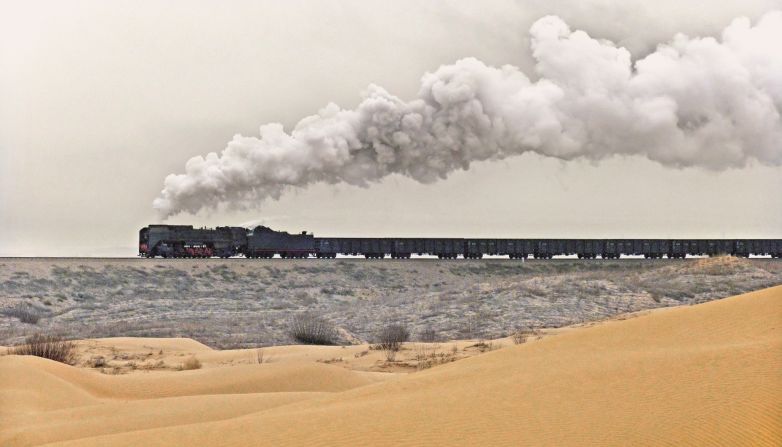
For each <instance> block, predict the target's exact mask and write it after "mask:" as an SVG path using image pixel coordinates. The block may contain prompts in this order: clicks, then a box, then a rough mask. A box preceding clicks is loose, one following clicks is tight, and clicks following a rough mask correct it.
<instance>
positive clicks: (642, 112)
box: [153, 11, 782, 217]
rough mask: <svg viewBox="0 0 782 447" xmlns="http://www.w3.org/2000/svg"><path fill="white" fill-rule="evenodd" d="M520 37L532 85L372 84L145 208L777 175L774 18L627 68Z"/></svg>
mask: <svg viewBox="0 0 782 447" xmlns="http://www.w3.org/2000/svg"><path fill="white" fill-rule="evenodd" d="M530 35H531V43H532V52H533V56H534V58H535V61H536V64H535V71H536V75H537V79H536V80H533V79H530V77H528V76H527V75H526V74H525V73H523V72H522V71H520V70H519V69H518V68H516V67H513V66H503V67H500V68H496V67H490V66H487V65H485V64H484V63H482V62H480V61H478V60H476V59H473V58H467V59H462V60H460V61H458V62H456V63H454V64H452V65H445V66H442V67H440V68H439V69H437V70H436V71H435V72H434V73H427V74H425V75H424V76H423V78H422V79H421V88H420V90H419V93H418V97H417V98H416V99H414V100H412V101H403V100H402V99H400V98H398V97H396V96H394V95H392V94H390V93H388V92H387V91H385V90H384V89H383V88H381V87H378V86H375V85H371V86H370V87H369V88H368V89H367V90H366V92H364V99H363V100H362V102H361V103H360V104H359V105H358V107H356V108H355V109H352V110H346V109H341V108H339V107H338V106H337V105H335V104H329V105H327V106H326V107H325V108H323V109H322V110H320V111H319V112H318V113H317V114H316V115H313V116H309V117H307V118H304V119H303V120H301V121H300V122H299V123H298V124H297V125H296V127H295V128H294V129H293V130H292V131H291V132H290V133H286V132H285V131H284V130H283V127H282V125H280V124H267V125H263V126H261V128H260V136H258V137H245V136H240V135H237V136H235V137H234V138H233V140H232V141H230V142H229V143H228V145H227V147H226V148H225V149H224V150H223V151H222V153H221V154H219V155H218V154H216V153H210V154H208V155H207V156H206V157H201V156H199V157H194V158H192V159H190V160H189V161H188V162H187V164H186V165H185V173H184V174H171V175H169V176H168V177H166V179H165V183H164V188H163V191H162V192H161V195H160V197H158V198H157V199H156V200H155V201H154V204H153V206H154V207H155V208H156V209H157V210H159V211H160V213H161V214H162V215H163V217H168V216H170V215H173V214H177V213H179V212H183V211H187V212H197V211H199V210H201V209H202V208H213V207H215V206H217V205H218V204H221V203H226V204H229V205H231V206H239V207H242V206H246V205H248V204H252V203H258V202H261V201H263V200H265V199H267V198H272V199H277V198H279V197H280V195H281V194H282V193H283V192H284V191H285V190H286V189H287V188H291V187H307V186H308V185H311V184H313V183H316V182H327V183H348V184H352V185H361V186H364V185H367V184H369V183H372V182H376V181H379V180H380V179H382V178H384V177H385V176H387V175H389V174H393V173H397V174H402V175H405V176H408V177H410V178H413V179H415V180H417V181H419V182H422V183H429V182H434V181H436V180H438V179H444V178H446V177H447V176H448V175H449V174H450V173H451V172H453V171H455V170H459V169H467V168H468V167H469V165H470V163H472V162H474V161H480V160H487V159H502V158H505V157H510V156H514V155H519V154H522V153H524V152H528V151H531V152H535V153H538V154H542V155H545V156H551V157H557V158H560V159H565V160H569V159H573V158H578V157H584V158H589V159H595V160H599V159H601V158H604V157H609V156H612V155H640V156H644V157H647V158H649V159H650V160H654V161H657V162H659V163H661V164H663V165H666V166H672V167H684V166H700V167H704V168H708V169H716V170H721V169H726V168H731V167H742V166H744V165H746V164H747V163H749V162H751V161H757V162H760V163H763V164H768V165H779V164H781V163H782V120H781V119H780V114H782V46H780V45H779V42H782V12H780V11H776V12H771V13H768V14H766V15H765V16H764V17H763V18H762V19H761V20H760V21H759V22H758V23H757V24H755V25H754V26H752V25H751V23H750V21H749V20H748V19H746V18H739V19H736V20H734V21H733V23H731V24H730V25H729V26H728V27H727V28H725V30H724V31H723V33H722V36H721V38H720V39H714V38H690V37H687V36H684V35H677V36H675V37H674V38H673V39H672V40H671V41H670V42H669V43H666V44H661V45H659V46H658V48H657V49H656V51H654V52H653V53H651V54H649V55H647V56H646V57H644V58H642V59H640V60H637V61H635V62H633V60H632V57H631V55H630V53H629V52H628V51H627V50H626V49H624V48H621V47H617V46H615V45H614V44H613V43H611V42H609V41H605V40H598V39H595V38H592V37H590V36H589V35H588V34H587V33H585V32H583V31H571V30H570V28H569V27H568V26H567V24H565V23H564V22H563V21H562V20H561V19H559V18H558V17H554V16H548V17H544V18H541V19H540V20H538V21H537V22H535V23H534V24H533V25H532V27H531V29H530Z"/></svg>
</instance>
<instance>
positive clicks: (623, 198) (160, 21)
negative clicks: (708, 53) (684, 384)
mask: <svg viewBox="0 0 782 447" xmlns="http://www.w3.org/2000/svg"><path fill="white" fill-rule="evenodd" d="M780 8H782V1H738V0H737V1H722V2H719V6H717V5H715V3H714V2H705V1H704V2H682V1H667V0H666V1H658V2H654V5H653V6H652V5H651V3H650V2H643V1H619V0H615V1H608V0H602V1H598V0H593V1H569V2H566V1H555V2H543V1H530V2H510V1H496V2H450V3H447V4H446V3H435V2H414V1H402V2H399V1H395V2H373V1H369V2H367V1H353V2H339V3H337V2H318V1H309V2H304V1H299V2H295V1H286V2H282V1H279V2H231V3H230V4H225V3H222V2H134V3H132V4H131V3H120V2H98V1H96V2H68V3H67V4H66V3H65V2H55V1H52V2H36V1H32V2H21V1H19V2H9V1H0V255H25V256H33V255H56V256H67V255H123V254H127V255H132V254H134V253H135V245H136V238H137V230H138V228H139V227H141V226H143V225H145V224H148V223H151V222H154V220H155V219H156V215H155V213H154V212H153V210H152V208H151V201H152V199H154V198H155V197H156V196H157V194H158V193H159V191H160V189H161V188H162V182H163V179H164V177H165V176H166V175H167V174H169V173H172V172H177V173H178V172H181V171H182V170H183V166H184V162H185V161H186V160H187V159H189V158H190V157H192V156H194V155H199V154H201V155H204V154H206V153H208V152H212V151H218V152H219V151H220V150H221V149H222V148H223V147H224V146H225V144H226V142H227V141H229V140H230V139H231V137H232V136H233V135H234V134H236V133H242V134H245V135H255V134H257V129H258V126H259V125H261V124H264V123H268V122H281V123H283V124H284V125H285V126H286V128H288V127H289V126H292V125H293V124H295V123H296V122H297V121H298V120H299V119H301V118H302V117H304V116H307V115H310V114H312V113H314V112H316V111H317V110H318V109H320V108H321V107H323V106H324V105H325V104H327V103H328V102H336V103H337V104H340V105H342V106H344V107H352V106H354V105H356V104H357V103H358V101H359V100H360V92H361V91H362V90H363V89H365V88H366V86H367V85H368V84H370V83H376V84H379V85H382V86H384V87H385V88H386V89H388V90H389V91H390V92H392V93H394V94H396V95H398V96H400V97H403V98H410V97H412V96H414V95H415V93H416V91H417V89H418V87H419V79H420V77H421V75H422V74H423V73H424V72H426V71H433V70H435V69H436V68H437V67H438V66H440V65H442V64H448V63H452V62H454V61H455V60H457V59H459V58H462V57H466V56H474V57H476V58H478V59H480V60H482V61H484V62H486V63H487V64H491V65H497V66H499V65H503V64H513V65H517V66H519V67H521V68H523V69H529V68H530V67H531V57H530V51H529V48H528V42H527V35H528V34H527V33H528V29H529V26H530V24H531V23H532V22H533V21H535V20H536V19H538V18H540V17H541V16H543V15H546V14H557V15H559V16H561V17H562V18H563V19H564V20H566V21H567V22H568V23H569V24H570V26H571V27H572V28H581V29H584V30H586V31H588V32H589V33H590V34H591V35H593V36H596V37H602V38H608V39H612V40H614V41H616V42H618V43H620V44H623V45H626V46H627V47H628V49H630V50H631V51H632V52H633V54H634V56H642V55H643V54H645V53H646V52H649V51H651V50H653V49H654V47H655V45H656V43H657V42H663V41H666V40H668V39H670V38H671V37H672V35H673V34H675V33H676V32H684V33H688V34H692V35H708V34H715V33H718V32H719V31H720V30H721V29H722V28H724V27H725V26H726V25H727V24H728V23H730V21H731V20H732V19H733V18H734V17H736V16H739V15H747V16H749V17H750V18H757V17H759V16H760V15H761V14H762V13H763V12H765V11H768V10H770V9H780ZM780 193H782V168H779V167H763V166H751V167H749V168H745V169H732V170H727V171H723V172H711V171H704V170H701V169H696V168H688V169H683V170H679V169H670V168H664V167H661V166H660V165H658V164H656V163H653V162H650V161H646V160H643V159H636V158H614V159H610V160H606V161H604V162H601V163H599V164H594V163H590V162H586V161H578V160H577V161H572V162H560V161H556V160H551V159H545V158H543V157H540V156H535V155H529V154H528V155H524V156H521V157H517V158H512V159H507V160H505V161H501V162H482V163H478V164H475V165H474V166H473V168H472V169H471V170H470V171H468V172H458V173H456V174H455V175H453V176H452V177H451V178H450V179H448V180H446V181H441V182H438V183H435V184H432V185H421V184H417V183H415V182H413V181H411V180H409V179H405V178H401V177H390V178H388V179H386V180H385V181H384V182H382V183H381V184H378V185H374V186H372V187H370V188H368V189H361V188H356V187H349V186H326V185H317V186H315V187H313V188H310V189H308V190H302V191H295V192H293V193H290V194H288V195H285V196H283V198H282V200H280V201H279V202H267V203H264V204H263V205H262V207H261V208H260V209H257V210H249V211H243V212H230V213H217V214H211V215H199V216H187V215H180V216H177V217H175V218H173V219H171V221H172V222H175V223H195V224H203V225H209V226H213V225H218V224H219V225H222V224H240V223H246V222H254V221H263V222H265V223H267V224H269V225H271V226H273V227H277V228H281V229H288V230H299V229H308V230H312V231H315V232H316V234H323V235H326V234H330V235H348V234H356V235H377V234H388V235H454V236H457V235H465V236H467V235H476V236H494V235H496V236H508V237H511V236H517V237H524V236H543V235H551V236H554V237H556V236H584V237H589V236H592V237H600V236H609V235H611V236H613V235H616V236H628V237H630V236H650V237H654V236H660V237H666V236H674V235H676V236H686V237H690V236H692V237H720V236H725V237H731V236H735V237H782V204H781V203H782V202H780V200H779V197H780Z"/></svg>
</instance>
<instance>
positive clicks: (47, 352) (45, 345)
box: [10, 334, 76, 365]
mask: <svg viewBox="0 0 782 447" xmlns="http://www.w3.org/2000/svg"><path fill="white" fill-rule="evenodd" d="M10 353H11V354H14V355H34V356H36V357H43V358H45V359H49V360H54V361H55V362H60V363H65V364H66V365H73V364H74V363H75V362H76V344H75V343H74V342H72V341H70V340H64V339H63V338H62V337H59V336H56V335H43V334H35V335H31V336H30V337H27V338H26V339H25V341H24V343H22V344H21V345H18V346H15V347H13V348H12V349H11V350H10Z"/></svg>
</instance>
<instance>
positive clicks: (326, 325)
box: [288, 313, 337, 345]
mask: <svg viewBox="0 0 782 447" xmlns="http://www.w3.org/2000/svg"><path fill="white" fill-rule="evenodd" d="M288 333H289V334H290V336H291V338H293V339H294V340H296V341H297V342H299V343H303V344H305V345H336V344H337V330H336V328H335V327H334V325H333V324H331V322H329V321H328V320H326V319H325V318H323V317H321V316H319V315H315V314H312V313H303V314H298V315H294V316H293V318H291V322H290V327H289V330H288Z"/></svg>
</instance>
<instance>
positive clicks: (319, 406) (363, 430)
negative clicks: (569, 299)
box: [0, 286, 782, 446]
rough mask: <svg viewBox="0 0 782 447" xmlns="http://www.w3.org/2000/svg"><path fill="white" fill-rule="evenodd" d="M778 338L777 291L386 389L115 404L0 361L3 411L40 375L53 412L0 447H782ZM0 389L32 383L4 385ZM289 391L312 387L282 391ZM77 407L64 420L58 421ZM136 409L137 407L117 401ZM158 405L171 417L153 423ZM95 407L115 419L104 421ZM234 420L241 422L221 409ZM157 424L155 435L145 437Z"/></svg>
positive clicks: (207, 376)
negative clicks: (68, 426)
mask: <svg viewBox="0 0 782 447" xmlns="http://www.w3.org/2000/svg"><path fill="white" fill-rule="evenodd" d="M781 331H782V286H779V287H774V288H770V289H766V290H762V291H758V292H752V293H748V294H744V295H739V296H736V297H732V298H727V299H724V300H719V301H714V302H710V303H705V304H699V305H696V306H690V307H678V308H669V309H663V310H659V311H655V312H650V313H648V314H645V315H641V316H637V317H634V318H629V319H625V320H621V321H619V320H614V321H608V322H604V323H602V324H597V325H594V326H591V327H584V328H577V329H573V330H569V331H563V332H562V333H560V334H558V335H556V336H551V337H547V338H544V339H542V340H539V341H536V342H534V343H528V344H524V345H519V346H511V347H508V348H504V349H500V350H497V351H493V352H489V353H486V354H483V355H479V356H475V357H470V358H467V359H464V360H460V361H458V362H454V363H450V364H447V365H443V366H438V367H436V368H433V369H429V370H425V371H422V372H418V373H415V374H409V375H402V376H397V377H398V378H394V379H393V380H386V381H382V382H378V381H377V380H373V379H371V378H368V377H365V376H361V375H360V374H358V373H357V372H355V371H349V370H346V369H344V368H343V369H341V370H340V368H339V367H336V366H334V365H320V364H318V365H314V366H315V368H311V369H306V364H305V363H303V362H296V363H291V364H289V365H286V364H280V365H274V364H269V365H265V364H264V365H256V368H254V370H255V371H260V370H264V371H265V373H263V374H268V375H263V374H261V375H258V376H253V377H255V379H256V380H258V381H259V383H252V384H249V383H248V381H245V379H242V377H244V376H243V374H250V373H249V372H247V371H249V370H250V367H249V366H233V367H225V368H214V369H207V370H203V371H184V372H177V373H171V372H168V373H163V372H160V373H149V374H144V375H143V376H140V378H134V377H133V376H129V377H126V378H121V377H106V378H105V379H126V381H125V382H124V383H128V384H133V383H135V382H134V381H136V380H142V379H144V380H146V381H148V382H149V385H150V386H151V387H153V388H151V389H155V390H157V391H156V392H151V391H142V390H144V389H147V388H144V387H138V388H133V387H129V388H128V390H131V391H122V392H120V391H116V390H113V389H112V388H111V387H109V385H114V384H117V383H120V382H114V381H108V380H107V381H105V382H103V381H102V380H96V379H97V378H98V377H101V376H100V375H98V374H95V373H91V372H85V371H80V370H78V369H76V368H71V367H67V366H64V365H56V366H53V365H51V364H48V363H50V362H46V361H43V360H41V361H35V360H40V359H27V358H12V357H4V358H0V375H2V378H3V379H4V380H3V382H2V384H3V385H2V386H1V388H0V392H1V393H2V394H0V396H2V397H3V399H4V400H5V399H8V400H9V401H10V400H17V399H19V398H20V395H19V394H18V393H19V392H20V389H22V388H23V387H24V386H29V385H30V382H31V381H34V380H38V379H37V378H40V375H41V374H44V373H46V374H50V375H51V377H50V379H48V380H49V381H48V382H46V384H45V388H46V389H47V390H48V389H51V391H50V392H51V394H52V395H56V396H57V399H54V398H52V400H53V401H56V402H55V403H56V405H50V406H46V405H37V406H36V405H31V406H28V407H25V408H21V407H19V408H21V409H18V410H16V409H15V410H9V408H8V406H7V405H6V404H4V405H3V408H2V409H0V414H6V415H11V416H12V417H11V418H10V419H9V420H10V421H11V423H14V421H17V422H16V423H19V422H18V421H20V420H24V415H25V414H32V415H34V417H31V419H30V420H28V421H27V425H25V426H23V427H20V426H17V427H14V426H12V425H11V424H7V423H3V426H0V441H3V442H5V443H8V445H37V444H40V443H41V442H53V444H51V445H67V446H76V445H79V446H82V445H86V446H103V445H120V446H123V445H125V446H135V445H161V446H162V445H227V446H243V445H281V446H286V445H313V444H314V445H354V444H361V445H363V444H371V445H499V446H502V445H509V446H510V445H731V446H734V445H779V444H780V443H782V405H781V403H782V374H780V371H782V332H781ZM267 366H268V367H272V366H276V367H277V369H274V368H267ZM309 366H313V365H312V364H310V365H309ZM297 370H298V371H299V372H298V374H300V375H299V376H298V377H299V378H300V379H297V378H295V377H296V376H295V374H296V373H297ZM338 370H340V372H335V371H338ZM42 371H43V373H42ZM82 373H83V374H86V375H80V374H82ZM36 374H38V375H37V376H36ZM259 374H260V373H259ZM326 374H332V375H326ZM8 375H13V376H18V375H29V377H30V379H22V378H14V379H12V380H11V381H10V382H8V383H6V381H5V378H6V376H8ZM230 376H235V377H234V378H231V377H230ZM167 377H172V378H173V379H172V382H170V383H169V382H166V380H169V379H167ZM88 379H89V380H88ZM131 379H132V380H131ZM175 379H177V380H175ZM178 379H182V380H181V383H178V382H179V380H178ZM288 379H290V380H291V383H294V384H297V383H299V382H298V380H302V381H309V384H310V385H311V386H310V387H309V388H307V389H305V388H306V387H304V386H288V387H287V388H286V385H285V382H286V380H288ZM332 381H334V382H336V383H338V385H337V386H335V385H334V384H333V383H332ZM154 382H158V383H157V384H156V385H153V383H154ZM200 382H205V383H206V382H225V384H224V385H222V386H223V387H222V388H210V386H212V387H215V385H214V384H211V385H209V384H207V385H198V383H200ZM96 384H99V385H96ZM42 386H44V385H42ZM107 387H108V388H107ZM318 388H320V389H318ZM161 390H176V392H171V391H161ZM237 390H240V391H242V392H246V393H247V394H244V395H242V394H236V391H237ZM282 391H287V392H282ZM305 391H307V392H311V393H306V392H305ZM14 393H16V394H14ZM56 393H60V394H56ZM122 393H127V394H125V395H123V394H122ZM134 393H135V394H134ZM145 393H146V394H145ZM177 393H179V394H177ZM210 393H211V394H210ZM221 393H225V394H221ZM272 395H273V396H274V397H271V396H272ZM71 396H72V399H73V401H74V405H73V406H71V407H66V406H64V405H65V404H66V403H67V401H68V399H70V398H71ZM118 396H125V397H122V398H119V397H118ZM131 396H135V397H136V398H139V397H141V396H143V397H144V398H145V399H144V400H141V399H139V400H134V401H132V402H130V403H123V402H121V400H122V399H125V398H128V397H131ZM237 396H240V397H237ZM256 398H257V399H258V400H255V399H256ZM40 399H42V397H41V398H40ZM90 399H96V400H99V401H100V403H95V402H92V401H90ZM221 399H225V400H221ZM275 399H276V400H275ZM240 400H241V402H240ZM161 402H168V403H169V404H170V406H171V407H172V408H171V409H170V411H169V412H168V413H166V410H160V414H158V415H157V416H155V414H156V413H155V410H154V408H155V406H156V405H157V406H159V405H160V404H161ZM99 405H106V407H105V408H106V409H109V408H111V411H110V413H114V414H115V415H116V416H115V417H112V416H111V415H107V414H101V411H100V409H99V408H100V407H99ZM232 406H233V408H234V409H235V411H231V410H230V409H227V408H228V407H232ZM183 407H184V408H190V411H185V410H183V409H182V408H183ZM218 407H226V408H222V409H220V408H218ZM158 408H160V407H158ZM163 408H165V406H164V407H163ZM174 409H176V411H178V412H176V411H174ZM207 409H208V410H209V411H211V413H208V412H205V411H206V410H207ZM106 413H109V412H106ZM194 413H202V417H196V416H195V415H194ZM76 414H80V415H83V417H84V418H86V420H87V421H89V420H101V421H102V423H101V424H100V425H101V427H104V428H100V429H99V428H94V427H93V426H90V424H89V423H85V428H84V430H83V433H82V434H81V435H80V436H78V435H79V433H76V432H74V431H73V430H72V431H70V432H69V434H68V435H67V436H66V435H64V434H63V430H62V428H58V427H60V426H58V425H56V424H63V423H64V421H65V420H67V418H64V417H63V418H60V419H58V418H57V417H55V416H56V415H69V416H74V415H76ZM123 414H125V415H131V416H132V415H135V416H134V417H135V418H136V419H135V421H136V422H135V423H134V422H132V420H131V421H130V422H127V423H124V425H123V424H120V423H119V422H117V419H121V418H122V417H123ZM47 415H49V416H52V417H48V418H47V417H46V416H47ZM153 417H154V418H156V419H157V420H158V421H159V423H158V424H154V425H153V424H151V423H148V422H145V421H149V418H153ZM3 419H4V420H5V419H6V418H3ZM125 419H126V420H130V419H132V418H128V417H126V418H125ZM53 421H54V422H53ZM94 425H96V424H94ZM105 427H109V428H108V429H107V428H105ZM58 430H59V431H58ZM76 436H78V437H76ZM57 441H63V442H57Z"/></svg>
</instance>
